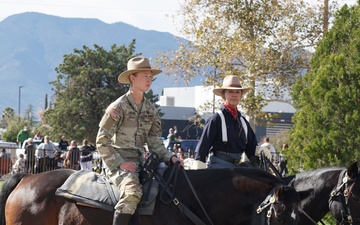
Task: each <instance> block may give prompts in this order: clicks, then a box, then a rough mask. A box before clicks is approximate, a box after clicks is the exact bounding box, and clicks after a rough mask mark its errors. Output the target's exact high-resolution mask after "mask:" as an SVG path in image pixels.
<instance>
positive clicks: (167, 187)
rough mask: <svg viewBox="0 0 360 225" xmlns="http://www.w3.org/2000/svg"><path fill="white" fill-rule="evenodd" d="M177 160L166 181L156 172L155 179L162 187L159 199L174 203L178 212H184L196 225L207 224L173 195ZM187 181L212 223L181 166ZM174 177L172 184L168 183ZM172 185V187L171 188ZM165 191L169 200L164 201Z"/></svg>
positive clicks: (211, 224) (211, 223) (177, 165)
mask: <svg viewBox="0 0 360 225" xmlns="http://www.w3.org/2000/svg"><path fill="white" fill-rule="evenodd" d="M178 167H179V162H176V163H175V164H174V165H173V167H172V169H171V172H170V176H169V178H168V180H167V181H165V180H164V178H163V177H162V176H161V175H159V174H158V173H156V176H155V179H157V181H158V182H159V184H160V185H161V186H162V187H163V189H162V191H161V193H160V200H161V201H162V202H163V203H164V204H170V203H171V202H173V203H174V205H175V206H177V208H178V209H179V210H180V212H182V213H183V214H185V215H186V216H187V217H188V218H189V219H190V220H191V221H192V222H193V223H194V224H196V225H207V224H206V223H204V222H203V221H202V220H201V219H200V218H199V217H198V216H196V215H195V214H194V213H193V212H192V211H191V210H190V209H189V208H188V207H187V206H185V205H184V204H183V203H182V202H180V200H179V199H178V198H176V197H174V190H175V187H176V182H177V178H178V172H179V168H178ZM181 170H182V172H183V174H184V176H185V178H186V181H187V183H188V184H189V187H190V189H191V191H192V193H193V194H194V196H195V198H196V200H197V201H198V203H199V205H200V207H201V209H202V211H203V212H204V214H205V216H206V218H207V220H208V221H209V223H210V225H213V222H212V221H211V219H210V217H209V215H208V214H207V213H206V210H205V208H204V207H203V205H202V204H201V201H200V199H199V197H198V195H197V194H196V191H195V189H194V187H193V186H192V184H191V181H190V179H189V177H188V175H187V173H186V171H185V170H184V168H181ZM173 178H174V182H173V184H172V185H170V182H171V180H172V179H173ZM171 186H172V188H171ZM165 193H167V194H168V196H169V197H170V200H169V201H165V200H164V198H163V197H164V194H165Z"/></svg>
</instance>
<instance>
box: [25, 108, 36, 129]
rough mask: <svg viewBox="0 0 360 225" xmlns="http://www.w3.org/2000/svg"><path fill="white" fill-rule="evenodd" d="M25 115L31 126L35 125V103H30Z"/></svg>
mask: <svg viewBox="0 0 360 225" xmlns="http://www.w3.org/2000/svg"><path fill="white" fill-rule="evenodd" d="M25 117H26V119H27V120H28V121H29V124H30V126H31V127H32V126H33V125H34V120H35V116H34V106H33V105H31V104H30V105H29V106H28V108H27V109H26V110H25Z"/></svg>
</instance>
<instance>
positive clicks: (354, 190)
mask: <svg viewBox="0 0 360 225" xmlns="http://www.w3.org/2000/svg"><path fill="white" fill-rule="evenodd" d="M329 209H330V212H331V214H332V216H333V217H334V218H335V220H336V221H338V222H339V223H340V222H342V223H343V224H360V173H359V169H358V165H357V162H354V163H352V164H351V165H350V166H349V167H348V168H347V169H346V170H344V171H342V172H341V173H340V175H339V179H338V184H337V186H336V187H335V188H334V189H333V191H332V193H331V198H330V200H329Z"/></svg>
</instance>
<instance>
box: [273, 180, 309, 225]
mask: <svg viewBox="0 0 360 225" xmlns="http://www.w3.org/2000/svg"><path fill="white" fill-rule="evenodd" d="M311 192H312V190H308V191H301V192H297V191H296V190H295V189H294V188H292V187H290V186H279V187H278V188H277V189H276V190H275V192H274V195H273V198H274V199H273V200H272V201H273V203H272V204H271V206H270V210H269V211H268V215H267V216H268V218H270V219H271V221H270V223H268V224H271V225H290V224H292V225H294V224H298V223H299V218H300V215H299V206H298V204H299V203H300V201H301V200H302V199H304V198H306V197H307V196H308V195H309V194H310V193H311ZM269 216H270V217H269Z"/></svg>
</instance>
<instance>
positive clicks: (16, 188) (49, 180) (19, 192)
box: [0, 168, 305, 225]
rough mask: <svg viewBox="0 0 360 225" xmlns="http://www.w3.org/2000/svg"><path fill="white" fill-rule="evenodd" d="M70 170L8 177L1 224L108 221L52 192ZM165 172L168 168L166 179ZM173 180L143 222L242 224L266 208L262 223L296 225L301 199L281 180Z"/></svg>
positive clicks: (250, 175) (188, 176)
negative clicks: (166, 195) (265, 216)
mask: <svg viewBox="0 0 360 225" xmlns="http://www.w3.org/2000/svg"><path fill="white" fill-rule="evenodd" d="M74 172H75V171H73V170H66V169H61V170H53V171H49V172H44V173H40V174H35V175H26V174H16V175H14V176H11V177H10V178H9V179H8V180H6V181H5V183H4V184H3V188H2V190H1V194H0V218H1V219H0V220H1V221H2V224H7V225H15V224H16V225H20V224H21V225H58V224H63V225H70V224H76V225H92V224H111V223H112V215H113V214H112V212H109V211H106V210H103V209H97V208H91V207H87V206H83V205H79V204H77V203H76V202H74V201H72V200H69V199H66V198H63V197H59V196H56V195H55V191H56V190H57V188H58V187H60V186H61V185H62V184H63V183H64V182H65V181H66V179H67V178H68V177H69V176H70V175H71V174H73V173H74ZM170 174H171V172H170V169H167V170H166V171H165V174H164V178H165V180H167V177H169V176H170ZM172 180H173V181H174V182H170V183H169V184H168V186H169V187H171V191H170V194H169V193H168V199H167V201H162V200H163V199H162V198H160V195H158V196H157V199H156V204H155V212H154V215H151V216H140V218H139V219H140V223H141V224H142V225H169V224H171V225H180V224H181V225H192V224H194V222H193V221H194V218H196V221H198V222H197V223H196V224H212V225H245V224H250V221H251V219H252V218H253V217H256V215H257V213H256V210H257V209H258V211H259V212H260V211H263V210H265V211H267V213H268V215H269V217H268V219H267V224H271V225H280V224H281V225H290V224H291V225H295V224H297V223H298V220H299V213H298V210H297V209H298V202H299V201H301V199H302V198H304V197H305V196H303V195H302V194H303V193H302V192H297V191H295V189H293V188H291V187H288V186H285V185H284V183H283V181H282V180H281V179H279V178H276V177H275V176H273V175H271V174H269V173H267V172H264V171H261V170H259V169H252V168H236V169H207V170H190V171H186V172H185V171H183V172H179V173H178V176H176V179H172ZM175 180H176V182H175ZM188 180H189V181H190V183H191V184H192V188H191V186H190V185H189V182H188ZM168 181H169V180H168ZM193 190H194V191H195V193H196V195H195V194H194V192H193ZM163 198H164V196H163ZM259 205H260V207H259ZM179 209H180V210H179ZM189 212H190V213H189ZM189 215H190V216H189ZM191 215H192V216H191Z"/></svg>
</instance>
